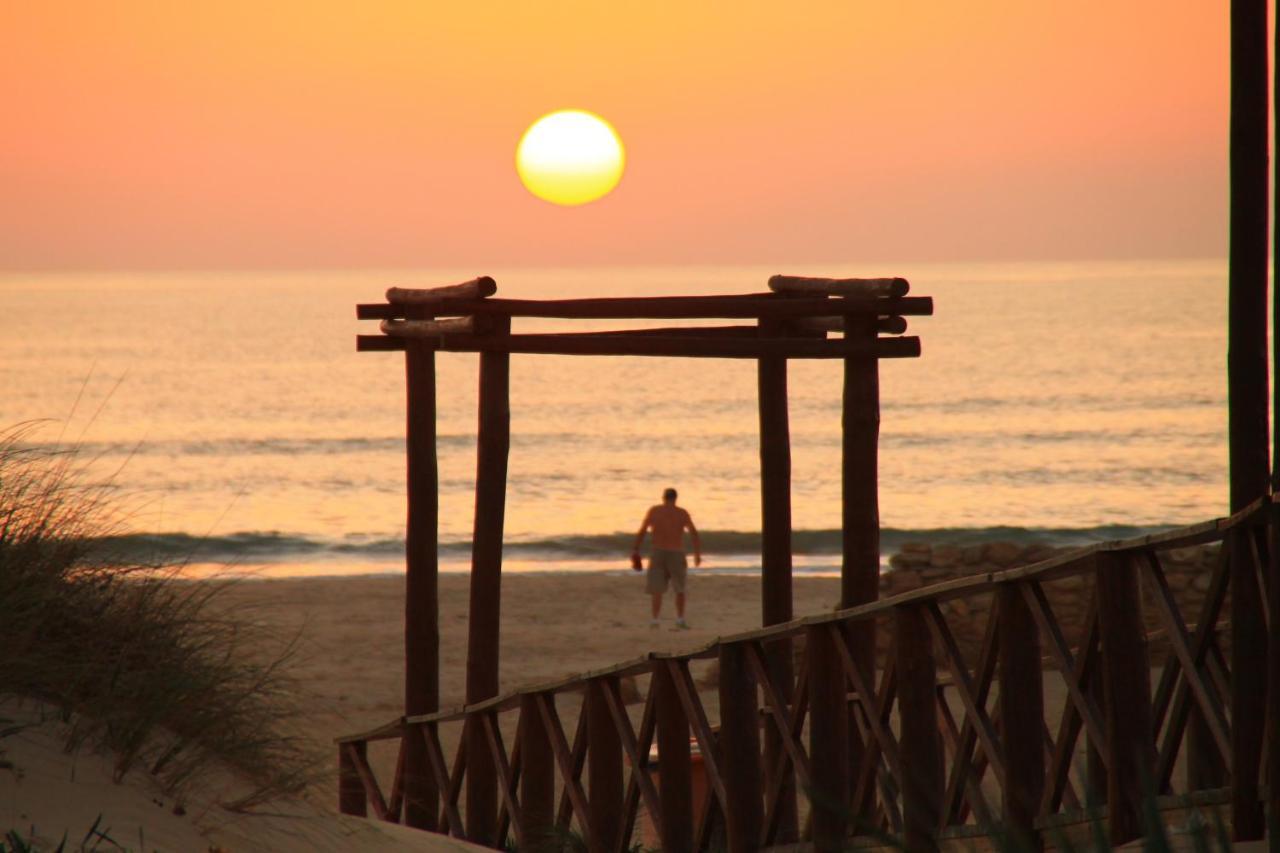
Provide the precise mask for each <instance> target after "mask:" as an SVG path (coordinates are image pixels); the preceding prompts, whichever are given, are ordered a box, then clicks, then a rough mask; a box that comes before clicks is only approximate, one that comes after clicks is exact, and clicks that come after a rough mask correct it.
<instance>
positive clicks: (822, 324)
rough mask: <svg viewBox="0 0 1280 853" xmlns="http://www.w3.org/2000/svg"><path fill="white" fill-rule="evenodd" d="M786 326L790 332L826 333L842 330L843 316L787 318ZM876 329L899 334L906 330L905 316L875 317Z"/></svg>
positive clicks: (880, 331)
mask: <svg viewBox="0 0 1280 853" xmlns="http://www.w3.org/2000/svg"><path fill="white" fill-rule="evenodd" d="M785 322H786V328H787V329H788V331H790V332H793V333H795V332H808V333H816V332H821V333H824V334H825V333H827V332H843V331H844V330H845V323H844V317H797V318H795V319H792V320H787V321H785ZM876 331H877V332H879V333H880V334H882V335H901V334H903V333H905V332H906V331H907V318H906V317H877V318H876Z"/></svg>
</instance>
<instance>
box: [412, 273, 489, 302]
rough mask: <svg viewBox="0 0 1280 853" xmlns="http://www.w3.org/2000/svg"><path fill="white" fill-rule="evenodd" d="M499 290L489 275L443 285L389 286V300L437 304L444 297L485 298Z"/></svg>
mask: <svg viewBox="0 0 1280 853" xmlns="http://www.w3.org/2000/svg"><path fill="white" fill-rule="evenodd" d="M497 292H498V285H497V283H496V282H494V280H493V279H491V278H490V277H489V276H487V275H482V276H480V277H479V278H473V279H471V280H470V281H464V282H462V283H461V284H447V285H445V286H443V287H389V288H387V301H388V302H400V303H409V304H412V305H423V304H433V305H434V304H435V303H437V302H439V301H440V300H442V299H484V298H485V297H487V296H493V294H495V293H497Z"/></svg>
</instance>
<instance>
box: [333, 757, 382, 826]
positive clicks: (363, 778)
mask: <svg viewBox="0 0 1280 853" xmlns="http://www.w3.org/2000/svg"><path fill="white" fill-rule="evenodd" d="M339 749H341V750H343V751H344V752H346V754H347V760H348V762H349V763H350V765H351V767H352V768H353V769H354V770H355V772H356V775H357V776H358V777H359V778H360V783H361V786H362V787H363V789H364V794H365V797H366V798H367V800H368V802H369V805H371V806H373V816H374V817H376V818H377V819H378V820H386V819H387V801H386V800H384V799H383V798H382V789H381V788H379V787H378V780H377V779H376V778H375V777H374V775H373V770H372V769H371V768H370V767H369V759H368V754H367V753H366V752H364V751H362V750H361V749H360V744H354V743H344V744H343V745H342V746H341V747H339Z"/></svg>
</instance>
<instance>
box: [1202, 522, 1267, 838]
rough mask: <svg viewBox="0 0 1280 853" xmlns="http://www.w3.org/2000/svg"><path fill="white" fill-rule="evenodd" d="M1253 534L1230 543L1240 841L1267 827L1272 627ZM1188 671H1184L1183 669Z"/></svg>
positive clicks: (1235, 535) (1234, 825)
mask: <svg viewBox="0 0 1280 853" xmlns="http://www.w3.org/2000/svg"><path fill="white" fill-rule="evenodd" d="M1252 540H1253V533H1252V530H1251V529H1250V528H1248V527H1243V526H1242V527H1237V528H1236V529H1235V530H1232V531H1231V536H1230V538H1229V540H1228V542H1229V543H1230V546H1231V556H1230V559H1231V693H1230V696H1231V830H1232V838H1233V839H1234V840H1236V841H1254V840H1256V839H1259V838H1262V836H1263V835H1264V834H1265V832H1266V829H1267V826H1266V820H1265V818H1264V815H1263V811H1262V802H1261V797H1260V794H1259V789H1258V782H1259V780H1258V772H1259V770H1260V769H1261V765H1262V755H1263V748H1264V747H1263V743H1262V735H1263V731H1264V729H1265V727H1266V715H1267V695H1266V693H1265V692H1264V690H1262V689H1260V688H1261V687H1262V686H1263V685H1265V684H1266V683H1267V626H1266V622H1265V620H1264V618H1263V611H1262V607H1261V598H1262V596H1263V595H1265V592H1264V591H1263V590H1260V589H1258V587H1257V583H1256V577H1257V575H1256V573H1255V569H1254V556H1255V554H1254V551H1253V548H1252V547H1251V546H1252ZM1184 675H1185V673H1184Z"/></svg>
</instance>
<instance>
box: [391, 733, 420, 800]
mask: <svg viewBox="0 0 1280 853" xmlns="http://www.w3.org/2000/svg"><path fill="white" fill-rule="evenodd" d="M413 737H416V735H415V733H413V732H405V736H404V737H403V738H401V739H400V748H399V749H398V750H396V770H395V774H394V775H393V776H392V777H391V793H390V794H389V795H388V796H387V820H388V821H390V822H391V823H399V822H400V812H401V808H402V806H403V805H404V754H405V751H406V750H407V749H408V746H409V740H410V739H411V738H413Z"/></svg>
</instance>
